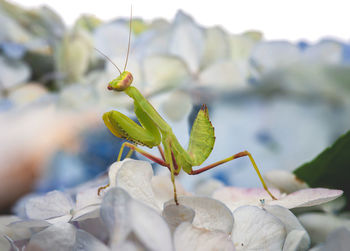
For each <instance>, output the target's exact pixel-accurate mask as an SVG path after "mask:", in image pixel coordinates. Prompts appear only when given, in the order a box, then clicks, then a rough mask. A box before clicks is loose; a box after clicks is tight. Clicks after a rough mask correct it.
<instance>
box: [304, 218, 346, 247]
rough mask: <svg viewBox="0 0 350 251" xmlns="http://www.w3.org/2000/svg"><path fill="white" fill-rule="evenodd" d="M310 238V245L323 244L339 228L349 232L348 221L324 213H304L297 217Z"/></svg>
mask: <svg viewBox="0 0 350 251" xmlns="http://www.w3.org/2000/svg"><path fill="white" fill-rule="evenodd" d="M298 219H299V221H300V223H301V224H302V225H303V226H304V227H305V229H306V230H307V232H308V233H309V235H310V237H311V242H312V243H314V244H315V243H320V242H324V241H325V240H326V238H327V236H328V234H330V233H331V232H333V231H334V230H336V229H337V228H340V227H346V228H347V229H349V230H350V220H349V219H346V218H341V217H336V216H334V215H331V214H325V213H305V214H302V215H300V216H299V217H298Z"/></svg>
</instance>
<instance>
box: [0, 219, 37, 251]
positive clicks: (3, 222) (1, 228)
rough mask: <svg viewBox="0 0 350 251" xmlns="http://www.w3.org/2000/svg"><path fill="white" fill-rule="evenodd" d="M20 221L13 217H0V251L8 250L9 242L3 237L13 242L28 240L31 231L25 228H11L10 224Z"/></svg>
mask: <svg viewBox="0 0 350 251" xmlns="http://www.w3.org/2000/svg"><path fill="white" fill-rule="evenodd" d="M18 220H20V219H19V218H18V217H17V216H14V215H3V216H0V250H9V249H10V242H9V241H8V239H7V238H5V236H7V237H8V238H10V239H11V240H13V241H16V240H22V239H28V238H30V236H31V231H30V230H29V229H27V228H22V227H19V228H16V227H12V224H14V223H16V222H18Z"/></svg>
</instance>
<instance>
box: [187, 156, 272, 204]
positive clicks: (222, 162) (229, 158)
mask: <svg viewBox="0 0 350 251" xmlns="http://www.w3.org/2000/svg"><path fill="white" fill-rule="evenodd" d="M245 156H248V157H249V159H250V162H251V163H252V165H253V167H254V169H255V171H256V173H257V174H258V176H259V179H260V181H261V183H262V185H263V187H264V189H265V191H266V192H267V193H268V194H269V195H270V196H271V198H272V199H273V200H277V199H276V197H275V196H273V194H272V193H271V192H270V190H269V189H268V187H267V185H266V183H265V181H264V179H263V177H262V175H261V173H260V171H259V168H258V166H257V165H256V163H255V161H254V159H253V156H252V155H251V154H250V152H248V151H243V152H239V153H237V154H235V155H232V156H231V157H228V158H226V159H223V160H220V161H217V162H214V163H213V164H210V165H208V166H205V167H202V168H200V169H197V170H192V171H191V172H190V173H189V174H190V175H196V174H200V173H202V172H205V171H207V170H210V169H212V168H214V167H216V166H219V165H221V164H224V163H226V162H229V161H231V160H234V159H238V158H241V157H245Z"/></svg>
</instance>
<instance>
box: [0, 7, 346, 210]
mask: <svg viewBox="0 0 350 251" xmlns="http://www.w3.org/2000/svg"><path fill="white" fill-rule="evenodd" d="M131 3H132V5H133V13H134V14H133V17H134V18H133V21H132V35H131V39H132V40H131V50H130V57H129V62H128V67H127V69H128V70H129V71H130V72H132V73H133V75H134V85H135V86H136V87H137V88H138V89H139V90H140V91H141V92H142V93H143V94H144V95H145V96H146V97H147V98H148V99H149V100H150V102H151V103H152V104H153V105H154V106H155V108H156V109H157V110H158V111H159V112H160V113H161V115H163V116H164V118H165V119H166V120H167V121H168V122H169V124H171V125H172V126H173V131H174V132H175V134H176V135H177V136H178V138H179V140H180V142H181V143H182V144H183V145H184V146H186V145H187V143H188V138H189V132H190V128H191V125H192V123H193V120H194V118H195V116H196V114H197V112H198V109H199V108H200V106H201V104H203V103H205V104H207V106H208V108H209V113H210V118H211V121H212V123H213V125H214V127H215V134H216V144H215V147H214V150H213V152H212V154H211V155H210V157H209V159H208V160H207V161H206V162H205V163H204V164H210V163H212V162H214V161H217V160H220V159H223V158H226V157H228V156H231V155H233V154H235V153H237V152H240V151H242V150H249V151H250V152H251V153H252V154H253V156H254V158H255V160H256V162H257V164H258V166H259V167H260V169H261V171H262V172H266V171H269V170H273V169H285V170H290V171H292V170H294V169H295V168H297V167H298V166H300V165H301V164H303V163H304V162H306V161H310V160H312V159H313V158H314V157H315V156H316V155H317V154H318V153H320V152H321V151H322V150H323V149H324V148H326V147H327V146H329V145H330V144H332V143H333V142H334V141H335V140H336V139H337V138H338V137H339V136H340V135H341V134H343V133H345V132H346V131H347V130H348V129H349V128H350V98H349V97H350V93H349V91H350V86H349V85H350V71H349V70H350V65H349V63H350V43H349V31H348V27H346V26H345V25H346V24H348V23H349V16H348V14H347V13H346V11H347V10H348V9H347V8H346V1H332V2H331V1H322V3H320V2H316V1H307V2H305V1H272V0H269V1H252V0H249V1H230V3H228V2H227V1H215V3H209V2H207V3H206V2H201V3H200V6H199V3H198V2H195V1H193V2H190V1H183V2H181V1H175V2H169V3H160V2H159V3H158V2H157V1H120V2H116V1H107V0H104V1H102V0H101V1H98V2H96V1H91V2H86V1H84V2H83V1H70V2H69V4H68V3H67V2H65V1H34V0H31V1H29V0H27V1H19V0H18V1H4V0H0V21H1V26H0V95H1V97H0V142H1V144H0V212H1V213H5V212H9V211H10V210H11V207H12V206H13V205H14V203H15V202H16V201H17V200H18V199H19V198H21V197H22V196H23V195H25V194H27V193H31V192H33V193H43V192H47V191H50V190H53V189H65V188H70V187H74V186H76V185H78V184H80V183H83V182H86V181H88V180H90V179H93V178H95V177H97V176H99V175H103V174H104V173H105V171H106V169H107V168H108V167H109V165H110V164H111V163H113V162H114V161H115V160H116V158H117V154H118V152H119V148H120V146H121V144H122V141H121V140H120V139H118V138H116V137H114V136H113V135H112V134H111V133H110V132H109V131H108V130H107V129H106V127H105V126H104V124H103V122H102V114H103V113H104V112H106V111H109V110H111V109H115V110H118V111H121V112H123V113H124V114H126V115H128V116H130V117H132V118H134V119H136V118H135V117H134V113H133V107H132V101H131V100H130V98H129V97H128V96H126V95H125V94H124V93H116V92H110V91H108V90H107V84H108V82H109V81H111V80H112V79H114V78H115V77H117V76H118V71H117V70H116V69H115V68H114V66H113V65H112V64H111V63H109V62H108V61H106V60H105V58H104V57H103V56H101V55H100V54H98V53H97V52H96V50H94V47H95V48H98V49H99V50H100V51H102V52H103V53H105V54H106V55H108V57H110V58H111V59H112V60H113V62H115V63H116V64H117V65H118V66H119V68H122V67H123V66H124V63H125V57H126V51H127V42H128V36H129V21H130V19H129V16H130V6H131ZM179 9H182V10H179ZM151 152H153V153H154V154H158V153H157V151H153V150H152V151H151ZM133 157H134V158H140V159H143V158H142V157H141V156H138V155H134V156H133ZM155 169H156V171H157V169H158V167H156V166H155ZM208 176H210V177H214V178H217V179H220V180H221V181H222V182H224V183H226V184H230V185H236V186H244V187H260V183H259V180H258V177H257V176H256V174H255V172H254V171H253V169H252V167H251V164H250V162H249V160H248V159H239V160H236V161H234V162H231V163H229V164H225V165H223V166H221V167H218V168H215V169H213V170H211V171H209V172H207V173H203V174H201V175H198V176H196V177H194V176H188V175H180V178H179V179H180V180H182V183H183V185H184V186H185V187H186V188H188V189H190V190H191V189H192V188H193V186H194V185H195V184H196V183H198V182H200V181H201V180H203V179H205V177H208Z"/></svg>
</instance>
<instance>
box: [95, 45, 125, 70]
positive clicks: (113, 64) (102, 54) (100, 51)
mask: <svg viewBox="0 0 350 251" xmlns="http://www.w3.org/2000/svg"><path fill="white" fill-rule="evenodd" d="M94 48H95V50H96V51H97V52H98V53H100V54H101V55H102V56H104V57H105V58H106V59H107V60H108V61H109V62H111V63H112V64H113V65H114V66H115V68H117V70H118V71H119V73H120V74H122V72H121V71H120V69H119V67H118V66H117V65H116V64H115V63H114V62H113V61H112V60H111V59H110V58H109V57H108V56H107V55H106V54H104V53H103V52H102V51H100V50H99V49H97V48H96V47H94Z"/></svg>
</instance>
